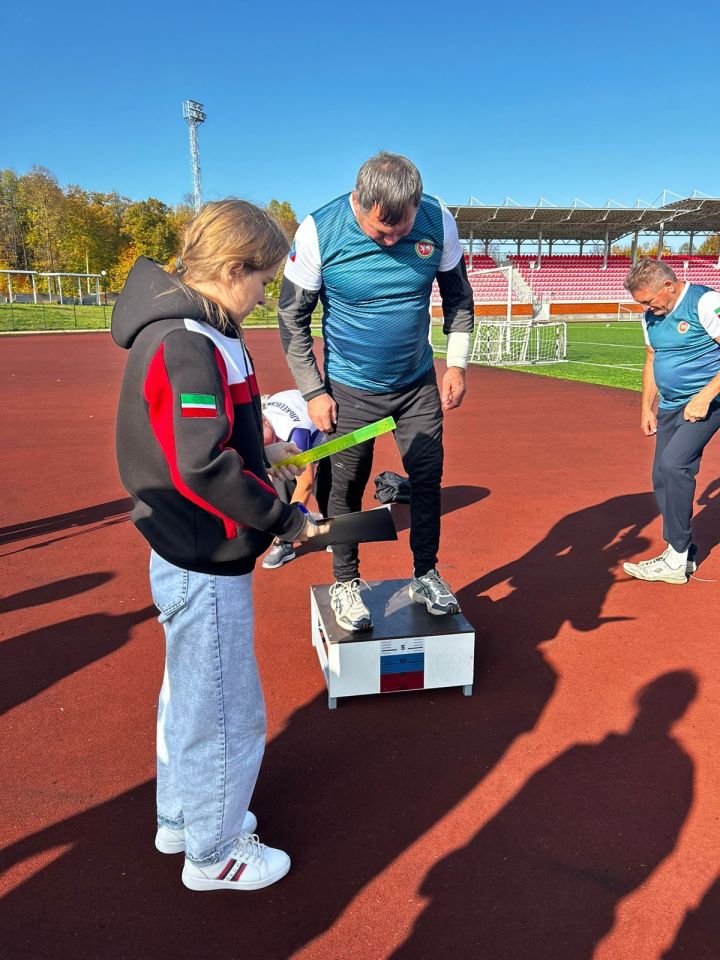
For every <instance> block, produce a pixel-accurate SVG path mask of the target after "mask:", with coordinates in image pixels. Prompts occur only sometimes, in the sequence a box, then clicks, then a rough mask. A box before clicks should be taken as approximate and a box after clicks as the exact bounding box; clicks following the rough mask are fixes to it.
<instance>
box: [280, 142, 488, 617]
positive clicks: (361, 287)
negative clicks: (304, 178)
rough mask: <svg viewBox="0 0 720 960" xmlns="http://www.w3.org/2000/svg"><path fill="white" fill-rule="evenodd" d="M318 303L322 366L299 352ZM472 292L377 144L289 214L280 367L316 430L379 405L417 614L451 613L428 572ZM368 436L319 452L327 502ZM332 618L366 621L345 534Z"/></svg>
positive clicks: (458, 259)
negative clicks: (401, 483) (343, 178)
mask: <svg viewBox="0 0 720 960" xmlns="http://www.w3.org/2000/svg"><path fill="white" fill-rule="evenodd" d="M435 280H437V283H438V287H439V290H440V295H441V298H442V302H443V314H444V325H443V329H444V331H445V333H446V334H447V335H448V345H447V370H446V372H445V374H444V376H443V379H442V384H441V386H440V391H439V392H438V386H437V383H436V379H435V369H434V365H433V351H432V347H431V345H430V343H429V342H428V340H429V337H428V334H429V323H430V293H431V290H432V284H433V281H435ZM318 299H319V300H320V301H321V303H322V306H323V321H322V325H323V340H324V365H323V371H322V374H321V372H320V371H319V369H318V366H317V363H316V361H315V356H314V353H313V344H312V337H311V334H310V317H311V314H312V312H313V310H314V308H315V306H316V304H317V302H318ZM473 313H474V309H473V298H472V290H471V288H470V284H469V282H468V279H467V274H466V271H465V259H464V257H463V251H462V247H461V245H460V241H459V239H458V232H457V226H456V224H455V220H454V219H453V217H452V215H451V214H450V212H449V211H448V210H447V208H446V207H444V206H443V205H442V203H440V201H439V200H437V199H436V198H435V197H431V196H429V195H427V194H425V193H423V188H422V180H421V179H420V174H419V173H418V170H417V168H416V167H415V166H414V164H412V163H411V162H410V161H409V160H408V159H407V158H405V157H401V156H398V155H397V154H390V153H380V154H378V155H377V156H375V157H371V158H370V159H369V160H367V161H366V162H365V163H364V164H363V166H362V167H361V168H360V172H359V173H358V178H357V183H356V186H355V189H354V190H353V191H352V192H350V193H345V194H343V195H342V196H340V197H337V198H336V199H335V200H332V201H331V202H330V203H328V204H326V205H325V206H323V207H320V209H319V210H316V211H315V212H314V213H312V214H311V215H310V216H308V217H306V218H305V220H303V222H302V223H301V224H300V227H299V228H298V231H297V234H296V236H295V241H294V243H293V246H292V249H291V250H290V254H289V257H288V260H287V263H286V265H285V273H284V278H283V285H282V289H281V292H280V310H279V321H280V335H281V338H282V342H283V347H284V349H285V352H286V354H287V359H288V364H289V366H290V370H291V372H292V374H293V376H294V378H295V382H296V384H297V387H298V389H299V390H300V392H301V393H302V394H303V396H304V397H305V399H306V400H307V402H308V412H309V413H310V416H311V417H312V419H313V421H314V423H315V424H316V426H317V427H318V429H320V430H322V431H323V432H325V433H332V432H337V434H338V435H344V434H346V433H350V432H351V431H352V430H355V429H357V428H358V427H361V426H364V425H366V424H368V423H371V422H373V421H374V420H379V419H381V418H383V417H386V416H393V417H394V418H395V421H396V423H397V430H396V432H395V439H396V441H397V444H398V447H399V448H400V453H401V455H402V459H403V465H404V468H405V470H406V472H407V474H408V476H409V478H410V486H411V504H410V547H411V549H412V552H413V559H414V568H413V575H412V579H411V581H410V596H411V597H412V598H413V599H414V600H416V601H418V602H419V603H424V604H425V606H426V607H427V609H428V610H429V611H430V613H433V614H437V615H443V614H453V613H457V612H459V609H460V607H459V604H458V602H457V599H456V597H455V595H454V593H453V592H452V590H451V589H450V587H449V585H448V584H447V583H446V582H445V580H444V579H443V577H442V576H440V574H439V573H438V571H437V567H436V564H437V554H438V546H439V539H440V483H441V479H442V469H443V447H442V417H443V411H448V410H452V409H454V408H456V407H459V406H460V404H461V403H462V399H463V396H464V394H465V367H466V365H467V358H468V352H469V346H470V335H471V333H472V329H473ZM372 454H373V445H372V442H369V443H365V444H361V445H359V446H356V447H353V448H351V449H350V450H346V451H344V452H343V453H342V454H338V455H336V456H335V457H333V463H332V492H331V495H330V504H329V510H330V514H331V515H335V516H337V515H340V514H344V513H349V512H351V511H354V510H359V509H360V507H361V503H362V495H363V491H364V489H365V486H366V484H367V481H368V479H369V476H370V471H371V467H372ZM333 571H334V575H335V583H334V584H333V586H332V588H331V595H332V607H333V610H334V612H335V618H336V620H337V622H338V623H339V624H340V626H342V627H343V628H344V629H346V630H350V631H354V630H367V629H369V628H370V627H371V626H372V620H371V617H370V613H369V611H368V609H367V606H366V605H365V603H364V601H363V598H362V597H361V595H360V590H361V587H362V586H363V582H362V581H361V580H360V576H359V561H358V550H357V547H356V546H354V547H353V546H347V545H344V546H337V547H335V548H334V552H333Z"/></svg>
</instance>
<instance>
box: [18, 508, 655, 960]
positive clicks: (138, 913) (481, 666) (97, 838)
mask: <svg viewBox="0 0 720 960" xmlns="http://www.w3.org/2000/svg"><path fill="white" fill-rule="evenodd" d="M655 515H656V510H655V506H654V498H653V497H652V496H651V495H647V494H641V495H629V496H625V497H616V498H614V499H611V500H608V501H606V502H605V503H600V504H596V505H594V506H591V507H589V508H587V509H585V510H580V511H577V512H576V513H574V514H571V515H570V516H568V517H566V518H565V519H564V520H561V521H560V522H559V523H558V524H556V525H555V527H553V528H552V530H551V531H550V532H549V533H548V535H547V536H546V537H545V538H544V539H543V540H542V542H541V543H540V544H538V545H537V546H536V547H534V548H533V549H532V550H530V551H529V552H528V553H527V554H526V555H524V556H523V557H521V558H519V559H518V560H516V561H514V562H512V563H509V564H507V565H505V566H503V567H502V568H501V569H500V570H498V571H494V572H492V573H489V574H487V575H485V576H483V577H481V578H478V579H477V580H475V581H473V582H472V583H471V584H470V585H469V586H468V587H466V588H465V589H464V590H463V591H462V592H461V602H462V604H463V610H464V612H465V614H466V615H467V616H468V618H469V619H470V620H471V622H473V623H475V624H476V625H477V629H478V643H477V657H476V660H477V665H478V668H477V675H478V681H477V683H476V696H474V697H471V698H464V697H463V696H462V694H461V693H460V692H459V691H458V690H436V691H424V692H418V693H405V694H403V696H402V700H398V699H397V698H393V697H390V698H383V697H367V698H357V699H353V700H349V701H347V702H343V703H342V704H341V706H340V709H338V710H337V711H333V712H332V713H330V712H329V711H328V710H327V708H326V697H325V696H324V695H321V696H318V697H316V698H315V699H314V700H313V701H311V702H310V703H308V704H307V705H305V706H303V707H301V708H300V709H298V710H297V711H296V712H295V713H294V714H293V715H292V716H291V717H290V719H289V720H288V722H287V724H286V726H285V728H284V729H283V730H282V731H281V732H280V733H279V734H278V735H277V736H276V738H275V739H274V740H273V741H272V742H271V743H270V744H269V745H268V749H267V753H266V758H265V763H264V766H263V770H262V771H261V775H260V782H259V784H258V787H257V790H256V792H255V796H254V798H253V810H254V812H255V813H256V814H257V815H258V818H259V821H260V824H259V833H260V836H261V837H262V838H263V839H265V840H267V842H269V843H271V844H273V845H277V846H279V847H281V848H284V849H287V850H288V851H289V852H290V854H291V856H292V858H293V869H292V871H291V872H290V874H289V875H288V877H287V878H286V879H285V880H283V881H282V883H279V884H277V886H274V887H271V888H269V889H268V890H267V891H265V892H263V893H259V894H257V895H248V896H246V897H243V896H239V897H235V896H233V895H232V894H229V893H228V894H223V893H219V894H215V895H213V896H210V897H203V896H202V895H200V894H192V893H190V892H189V891H186V890H184V889H183V887H182V886H181V884H180V871H181V868H182V858H181V857H163V856H162V855H160V854H158V853H156V851H155V850H154V848H153V844H152V840H153V832H154V826H153V825H154V795H153V794H154V790H153V785H152V784H151V783H148V784H145V785H143V786H142V787H140V788H138V789H137V790H134V791H131V792H130V793H127V794H124V795H122V796H120V797H118V798H117V799H116V800H113V801H112V802H110V803H107V804H105V805H102V806H99V807H97V808H95V809H93V810H89V811H87V812H86V813H83V814H80V815H79V816H77V817H75V818H72V819H71V820H68V821H66V822H65V823H62V824H59V825H58V826H56V827H52V828H50V829H48V830H46V831H43V832H41V833H39V834H37V835H35V836H34V837H31V838H28V839H27V840H24V841H22V842H20V843H18V844H17V845H16V846H15V847H14V848H12V849H10V850H8V851H7V853H6V858H11V860H12V861H13V862H17V860H18V859H24V858H26V857H28V856H30V855H32V853H33V852H34V851H37V850H45V849H48V848H50V847H52V846H56V845H58V844H64V843H68V844H71V848H70V849H69V850H68V851H67V852H65V853H64V854H62V855H61V856H60V857H58V858H57V859H56V860H55V861H54V862H53V863H51V864H50V865H49V866H47V867H45V868H43V869H41V870H40V871H38V872H37V873H36V874H35V875H34V876H32V877H30V879H28V880H27V881H25V882H24V883H22V884H20V885H19V886H18V887H17V888H16V889H15V890H13V892H12V893H10V894H9V895H8V896H7V898H6V908H7V909H6V913H7V916H8V917H10V918H13V919H12V928H10V926H9V922H8V921H6V923H7V925H8V933H7V942H8V943H9V944H17V945H18V946H19V947H22V948H23V949H24V944H25V943H26V941H27V938H28V930H31V931H33V932H34V934H35V935H36V936H37V937H38V940H37V941H36V947H37V950H38V953H39V954H41V955H43V956H45V957H46V958H50V957H52V958H62V960H70V958H74V957H75V956H76V952H77V944H78V943H79V942H81V943H82V944H83V948H84V955H85V956H87V957H89V958H90V957H96V956H97V957H98V958H102V960H120V958H126V957H128V956H132V957H133V958H134V960H145V958H147V960H151V958H152V960H156V958H157V957H159V956H173V957H174V958H175V960H181V958H182V960H185V958H190V957H195V956H196V955H197V947H198V944H199V943H212V944H213V950H214V951H215V952H221V953H223V954H225V955H227V956H235V955H238V954H241V955H242V956H243V957H246V958H258V960H260V958H262V960H286V958H288V957H290V956H292V954H293V953H294V952H295V951H297V950H298V949H300V948H301V947H302V946H304V945H305V944H307V943H310V942H311V941H312V940H314V939H315V938H316V937H318V936H319V935H321V934H322V933H324V932H325V931H326V930H327V929H328V928H329V927H330V926H331V925H332V924H333V923H334V922H335V921H336V920H337V918H338V917H339V915H340V914H341V913H342V912H343V911H344V910H345V909H346V908H347V906H348V904H349V903H351V901H352V900H353V898H354V897H355V896H356V895H357V894H358V893H359V892H360V891H361V890H362V889H363V888H364V887H365V886H366V885H367V884H368V883H369V882H371V881H372V880H373V878H374V877H376V876H377V875H378V874H379V873H380V872H381V871H383V870H384V869H385V868H386V867H387V866H388V865H389V864H391V863H392V862H393V861H394V860H395V859H396V858H397V857H398V856H400V855H401V854H402V853H403V851H405V850H406V849H407V848H408V847H409V846H410V845H411V844H412V843H413V842H414V841H415V840H417V838H418V837H420V836H421V835H422V834H424V833H425V832H426V831H428V830H430V829H431V828H432V827H433V825H434V824H435V823H436V822H437V821H438V820H439V819H440V818H441V817H442V816H444V815H445V814H446V813H447V812H448V811H449V810H451V809H452V808H453V807H454V806H455V805H456V804H457V803H458V802H459V801H460V800H462V799H463V797H465V796H466V795H467V793H468V792H469V791H470V790H472V789H473V788H475V787H476V786H477V784H478V783H480V782H481V781H482V780H483V779H484V778H485V776H486V775H487V774H488V773H489V772H490V771H491V770H492V769H493V768H494V766H495V765H496V764H497V762H498V761H499V760H500V758H501V757H502V756H503V754H504V753H505V751H506V750H507V749H508V747H509V746H510V745H511V744H512V743H513V741H514V740H515V739H516V737H518V736H519V735H520V734H522V733H525V732H526V731H528V730H531V729H532V728H533V726H534V725H535V723H536V722H537V719H538V717H539V715H540V714H541V713H542V711H543V709H544V707H545V705H546V703H547V702H548V700H549V698H550V696H551V695H552V692H553V689H554V686H555V682H556V676H555V673H554V671H553V669H552V667H551V666H550V665H549V664H548V663H547V662H546V661H545V659H544V658H543V656H542V653H541V652H540V651H539V650H538V649H537V646H538V644H541V643H543V642H544V641H547V640H549V639H552V638H553V637H554V636H555V635H556V634H557V631H558V630H559V629H560V627H561V626H562V625H563V623H565V622H566V621H568V620H569V621H570V622H571V623H572V624H573V625H574V626H575V627H576V628H577V629H581V630H585V631H591V630H596V629H598V628H599V627H600V626H601V625H602V623H603V622H605V621H604V620H603V618H602V617H601V616H600V612H601V609H602V605H603V602H604V600H605V597H606V595H607V591H608V589H609V588H610V586H611V584H612V583H613V570H614V569H615V567H616V566H617V564H618V563H619V561H620V560H622V559H625V557H626V556H629V555H634V554H635V553H637V552H638V551H639V550H641V549H643V548H644V547H645V546H646V545H647V542H648V541H647V540H646V539H645V538H644V537H642V536H641V530H642V528H643V526H644V525H645V524H647V523H649V522H650V521H651V520H652V519H654V517H655ZM558 578H562V579H561V580H559V579H558ZM508 579H509V580H510V583H511V584H512V586H513V588H514V589H513V591H512V592H511V593H510V595H509V596H507V597H504V598H503V599H500V600H497V601H495V602H493V601H491V600H490V599H489V598H487V597H479V596H478V593H479V592H480V591H481V590H483V589H489V588H490V587H491V586H492V585H494V584H496V583H499V582H502V581H505V580H508ZM558 583H563V589H562V590H560V589H558ZM550 588H551V589H550ZM291 643H292V636H290V637H288V644H291ZM303 655H306V656H310V657H312V656H314V654H313V653H312V651H311V650H310V648H309V646H308V649H307V650H306V651H302V652H297V651H295V650H292V649H289V652H288V659H291V658H292V657H296V656H303ZM286 675H288V674H286ZM157 679H158V687H159V684H160V679H161V678H160V677H159V676H158V678H157ZM291 692H292V691H288V695H290V694H291ZM109 837H112V838H114V839H113V842H109V840H108V838H109ZM451 889H452V891H453V895H454V896H455V897H457V898H458V899H459V900H462V899H463V898H465V897H467V896H468V891H467V890H466V889H465V888H464V887H463V886H462V885H461V884H459V883H455V882H454V881H453V882H452V883H451ZM532 894H533V891H532V890H529V891H527V895H528V896H532ZM78 903H82V904H83V905H84V909H83V910H82V911H79V910H78V909H77V904H78ZM38 904H42V905H43V910H44V913H43V923H42V926H41V925H40V923H39V921H38V920H37V915H38V913H37V911H38ZM41 946H42V947H43V950H42V951H41V950H40V947H41ZM19 955H20V956H22V953H20V954H19ZM430 955H432V951H427V952H426V953H425V954H424V956H430ZM573 960H577V958H573Z"/></svg>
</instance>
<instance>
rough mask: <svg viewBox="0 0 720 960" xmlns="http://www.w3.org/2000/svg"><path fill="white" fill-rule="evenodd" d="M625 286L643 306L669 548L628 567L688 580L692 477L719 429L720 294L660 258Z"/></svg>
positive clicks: (648, 412)
mask: <svg viewBox="0 0 720 960" xmlns="http://www.w3.org/2000/svg"><path fill="white" fill-rule="evenodd" d="M625 286H626V287H627V289H628V290H629V291H630V293H631V294H632V296H633V298H634V299H635V300H636V301H637V302H638V303H640V304H642V306H644V307H645V311H646V312H645V315H644V317H643V320H642V325H643V332H644V335H645V343H646V346H647V354H646V359H645V367H644V370H643V384H642V401H641V417H640V427H641V429H642V432H643V433H644V434H645V436H647V437H650V436H653V435H654V436H655V438H656V439H655V460H654V463H653V474H652V478H653V488H654V490H655V496H656V498H657V502H658V507H659V509H660V513H661V514H662V518H663V536H664V538H665V540H666V541H667V547H666V549H665V550H664V551H663V552H662V553H661V554H660V556H658V557H652V558H651V559H649V560H643V561H641V562H640V563H626V564H624V565H623V566H624V569H625V572H626V573H629V574H630V576H632V577H636V578H637V579H638V580H654V581H658V580H659V581H662V582H664V583H687V580H688V576H689V575H690V574H692V573H694V572H695V570H696V569H697V560H696V550H695V545H694V544H693V542H692V533H691V528H690V524H691V519H692V513H693V500H694V497H695V477H696V475H697V472H698V469H699V468H700V459H701V457H702V453H703V450H704V449H705V446H706V445H707V443H708V441H709V440H710V439H711V438H712V437H713V436H714V434H715V433H716V432H717V430H718V429H720V397H719V395H720V293H718V291H716V290H713V289H711V288H710V287H705V286H701V285H699V284H695V283H685V282H683V281H681V280H678V278H677V277H676V276H675V274H674V273H673V271H672V270H671V269H670V267H668V266H667V265H666V264H664V263H662V261H657V260H643V261H641V262H640V263H639V264H638V265H637V266H636V267H634V268H633V269H632V270H631V271H630V273H629V274H628V277H627V280H626V281H625ZM658 396H659V403H658V409H657V413H655V411H654V409H653V408H654V403H655V400H656V399H657V398H658Z"/></svg>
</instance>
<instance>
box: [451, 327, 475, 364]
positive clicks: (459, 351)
mask: <svg viewBox="0 0 720 960" xmlns="http://www.w3.org/2000/svg"><path fill="white" fill-rule="evenodd" d="M469 356H470V334H469V333H461V332H460V331H459V330H456V331H455V332H454V333H449V334H448V338H447V355H446V357H445V360H446V362H447V365H448V366H449V367H462V368H463V369H465V367H466V366H467V362H468V357H469Z"/></svg>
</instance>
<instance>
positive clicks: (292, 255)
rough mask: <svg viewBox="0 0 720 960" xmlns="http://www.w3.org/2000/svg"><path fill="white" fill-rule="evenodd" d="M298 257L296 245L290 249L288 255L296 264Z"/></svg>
mask: <svg viewBox="0 0 720 960" xmlns="http://www.w3.org/2000/svg"><path fill="white" fill-rule="evenodd" d="M296 256H297V250H296V249H295V243H294V241H293V245H292V246H291V247H290V253H288V258H289V260H290V261H291V263H295V257H296Z"/></svg>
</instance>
